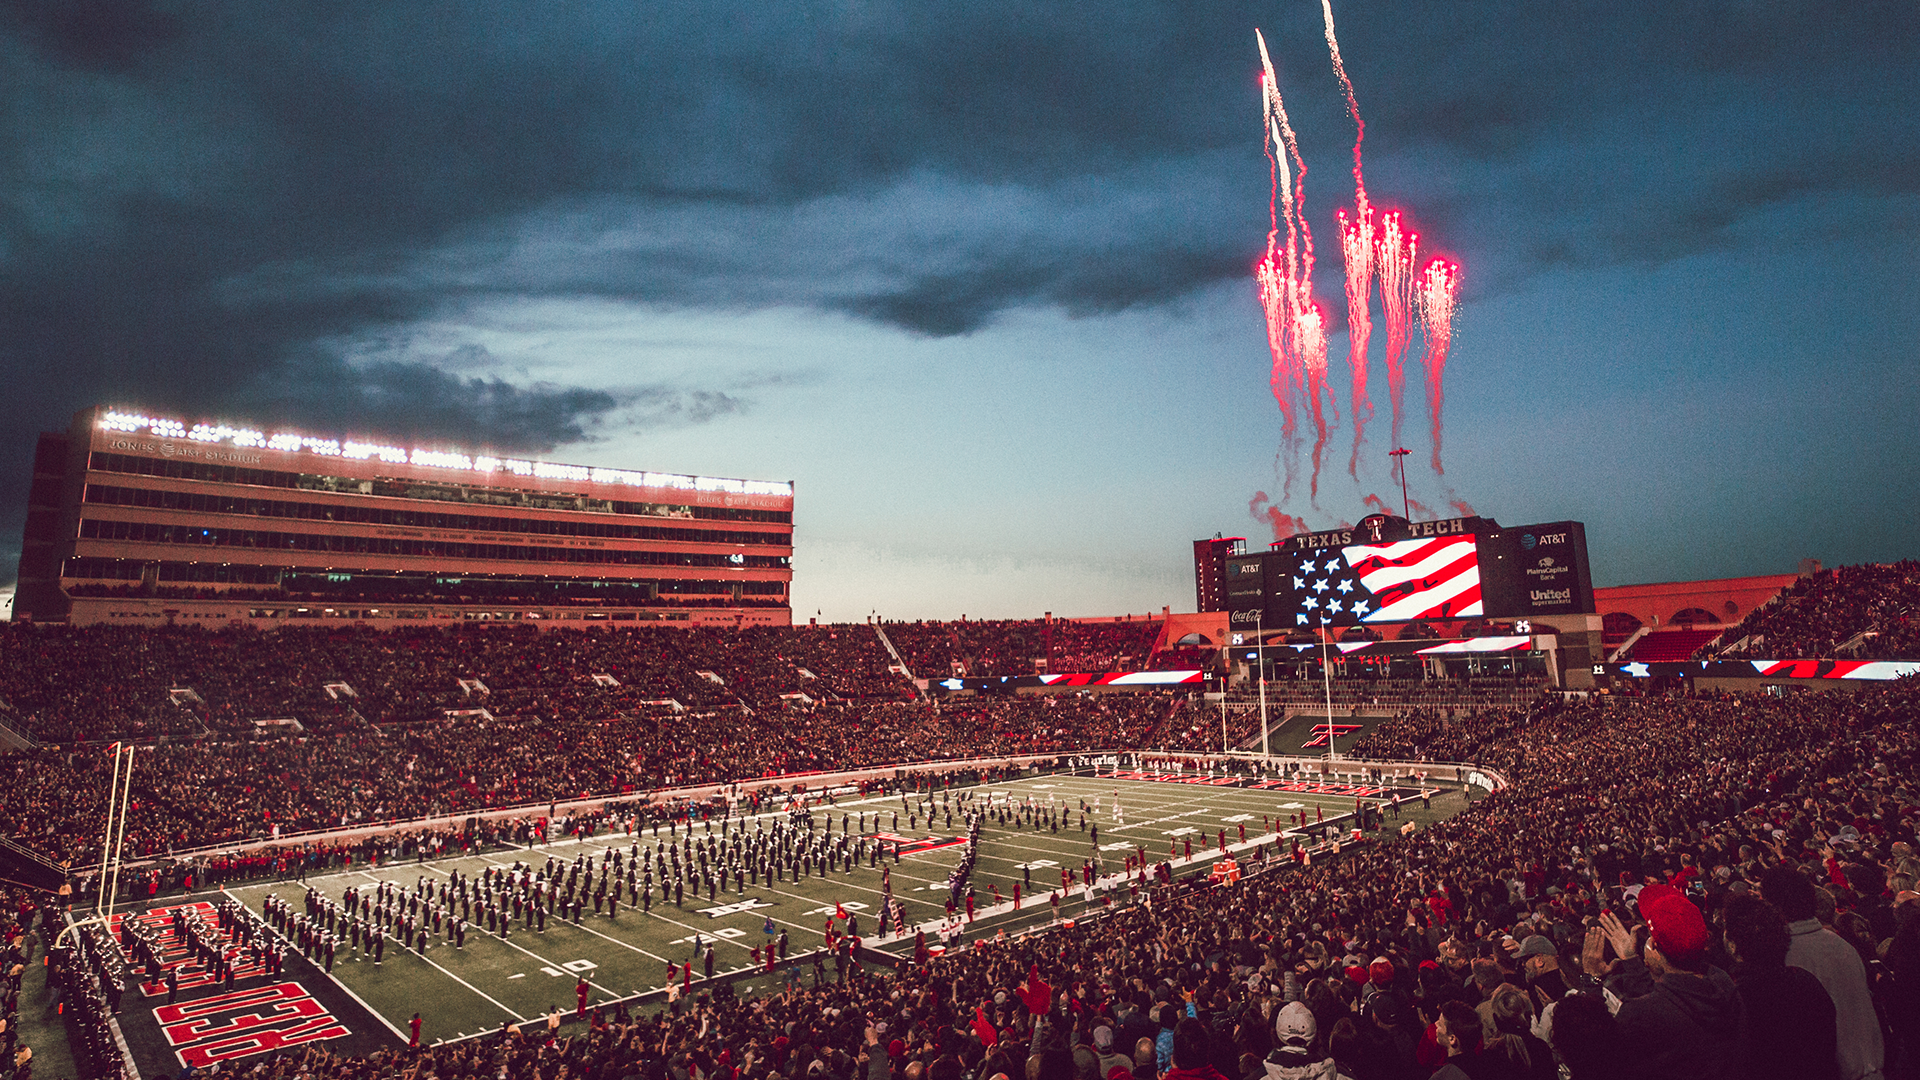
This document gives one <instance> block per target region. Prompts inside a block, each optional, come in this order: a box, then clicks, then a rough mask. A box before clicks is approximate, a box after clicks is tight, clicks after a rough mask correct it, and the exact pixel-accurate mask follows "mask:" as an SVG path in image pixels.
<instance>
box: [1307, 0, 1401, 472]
mask: <svg viewBox="0 0 1920 1080" xmlns="http://www.w3.org/2000/svg"><path fill="white" fill-rule="evenodd" d="M1320 13H1321V15H1322V17H1323V18H1324V19H1325V21H1326V26H1327V51H1328V52H1329V53H1331V54H1332V56H1333V73H1334V75H1336V76H1338V77H1339V79H1340V89H1342V90H1344V91H1345V92H1346V95H1347V115H1349V116H1351V117H1353V217H1352V218H1348V217H1347V215H1346V213H1345V211H1341V212H1339V213H1337V215H1336V217H1337V218H1338V220H1339V225H1340V254H1341V257H1342V259H1343V261H1344V262H1345V264H1346V271H1347V365H1348V366H1349V367H1351V368H1352V369H1353V399H1352V400H1353V454H1352V456H1350V457H1349V458H1348V459H1347V475H1348V476H1351V477H1353V478H1355V479H1359V476H1360V443H1361V442H1362V441H1364V439H1365V438H1366V428H1367V420H1368V419H1370V418H1371V417H1372V416H1373V403H1372V402H1371V401H1369V400H1368V399H1367V346H1368V344H1369V343H1370V342H1371V341H1372V340H1373V317H1372V314H1371V313H1370V312H1369V310H1368V308H1369V305H1370V304H1371V303H1372V302H1373V259H1374V231H1375V228H1374V227H1375V221H1374V213H1373V207H1372V206H1371V205H1370V204H1369V203H1368V202H1367V180H1366V176H1365V174H1364V173H1363V172H1362V170H1361V166H1360V144H1361V143H1363V142H1365V141H1366V138H1367V125H1366V121H1364V120H1361V119H1360V101H1359V99H1357V98H1355V97H1354V96H1353V80H1352V79H1349V78H1347V65H1346V63H1345V62H1344V61H1342V60H1341V59H1340V39H1339V38H1336V37H1335V36H1334V34H1333V3H1332V0H1320ZM1396 445H1397V444H1396Z"/></svg>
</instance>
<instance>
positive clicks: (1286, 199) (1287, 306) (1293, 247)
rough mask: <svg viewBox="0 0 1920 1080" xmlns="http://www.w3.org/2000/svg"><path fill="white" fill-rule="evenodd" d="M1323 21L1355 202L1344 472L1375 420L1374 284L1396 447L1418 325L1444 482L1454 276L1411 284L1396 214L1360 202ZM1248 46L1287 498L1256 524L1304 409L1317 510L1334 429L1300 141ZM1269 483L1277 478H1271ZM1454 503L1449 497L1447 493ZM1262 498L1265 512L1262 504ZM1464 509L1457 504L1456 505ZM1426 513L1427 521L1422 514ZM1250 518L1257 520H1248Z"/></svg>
mask: <svg viewBox="0 0 1920 1080" xmlns="http://www.w3.org/2000/svg"><path fill="white" fill-rule="evenodd" d="M1320 10H1321V15H1322V18H1323V20H1324V22H1325V25H1326V40H1327V50H1328V52H1329V54H1330V55H1331V57H1332V60H1333V70H1334V75H1335V76H1336V77H1337V78H1338V80H1339V82H1340V88H1341V91H1342V92H1343V93H1344V94H1345V96H1346V104H1347V113H1348V115H1349V116H1350V117H1351V118H1352V119H1353V126H1354V138H1353V191H1354V201H1353V207H1352V211H1351V213H1349V212H1348V211H1346V210H1341V211H1338V212H1337V213H1336V224H1337V226H1338V228H1339V231H1340V250H1341V255H1342V257H1343V260H1344V263H1345V270H1346V298H1347V357H1348V364H1349V366H1350V368H1351V369H1352V377H1353V390H1352V397H1351V402H1352V414H1353V453H1352V455H1351V457H1350V458H1349V459H1348V463H1347V471H1348V473H1349V475H1351V476H1353V477H1354V479H1356V480H1357V479H1359V463H1360V447H1361V444H1362V443H1363V442H1364V441H1365V437H1366V424H1367V421H1368V420H1370V419H1371V418H1372V415H1373V404H1372V401H1371V399H1370V397H1369V394H1368V389H1367V381H1368V378H1369V373H1368V357H1369V350H1370V347H1371V343H1372V336H1373V318H1372V312H1371V304H1372V292H1373V279H1374V278H1375V277H1376V276H1377V277H1378V278H1379V279H1380V300H1381V308H1382V314H1383V317H1384V320H1385V323H1386V331H1387V341H1386V361H1387V389H1388V394H1389V396H1390V398H1391V400H1392V407H1393V418H1392V424H1393V429H1392V430H1393V442H1394V445H1395V446H1398V445H1399V442H1400V430H1401V421H1402V419H1403V416H1404V414H1403V411H1402V409H1403V405H1404V397H1405V385H1406V379H1405V359H1406V353H1407V349H1408V347H1409V345H1410V344H1411V342H1412V338H1413V329H1414V326H1415V325H1416V323H1417V324H1418V325H1419V326H1420V328H1421V329H1422V331H1423V333H1424V337H1425V338H1426V343H1427V352H1426V359H1425V363H1424V366H1425V368H1426V373H1427V403H1428V407H1429V411H1430V413H1431V418H1432V437H1433V459H1432V460H1433V469H1434V472H1435V473H1436V474H1442V473H1444V469H1443V468H1442V466H1441V460H1440V437H1441V412H1442V405H1443V401H1444V396H1445V395H1444V383H1443V378H1444V374H1445V370H1446V362H1447V352H1448V350H1449V348H1450V347H1451V346H1452V343H1453V319H1454V312H1455V308H1456V306H1457V304H1458V302H1459V295H1460V267H1459V266H1458V264H1455V263H1451V262H1448V261H1446V260H1444V259H1435V260H1433V261H1432V262H1431V263H1429V264H1428V265H1427V266H1426V268H1425V269H1424V270H1422V271H1420V272H1418V273H1416V272H1415V269H1414V268H1415V266H1416V265H1417V254H1418V250H1419V244H1418V238H1417V237H1416V236H1415V235H1414V234H1413V232H1412V231H1411V230H1410V229H1408V228H1407V227H1406V222H1405V220H1404V219H1403V217H1402V215H1401V214H1400V212H1399V211H1389V212H1384V213H1383V212H1381V211H1379V210H1378V209H1377V208H1375V207H1374V205H1373V204H1372V201H1371V199H1370V198H1369V196H1368V194H1367V186H1366V177H1365V175H1364V172H1363V169H1362V155H1361V149H1362V145H1363V144H1364V142H1365V140H1366V124H1365V122H1364V121H1363V120H1362V119H1361V117H1360V104H1359V100H1358V98H1357V97H1356V96H1355V94H1354V89H1353V81H1352V80H1351V79H1350V78H1349V77H1348V75H1347V69H1346V63H1345V61H1344V60H1343V59H1342V58H1341V55H1340V42H1339V39H1338V38H1337V37H1336V36H1335V33H1334V26H1333V6H1332V2H1331V0H1321V5H1320ZM1254 38H1255V40H1256V41H1257V42H1258V44H1259V47H1260V65H1261V70H1262V80H1261V98H1262V102H1261V104H1262V110H1263V116H1262V120H1263V124H1262V127H1263V131H1262V135H1263V141H1264V143H1265V147H1266V152H1267V162H1268V167H1269V172H1270V174H1271V181H1272V185H1271V187H1272V191H1271V195H1270V199H1269V202H1268V226H1269V227H1268V230H1267V245H1266V252H1265V254H1264V255H1263V256H1262V257H1261V259H1260V260H1259V262H1258V263H1256V264H1255V267H1254V277H1255V280H1256V281H1257V283H1258V285H1259V294H1260V303H1261V307H1262V310H1263V312H1264V314H1265V316H1266V323H1267V345H1268V348H1269V350H1270V351H1271V353H1272V355H1273V372H1272V375H1271V377H1270V378H1269V380H1268V385H1269V388H1270V389H1271V390H1272V392H1273V396H1274V400H1275V402H1277V403H1278V404H1279V406H1280V412H1281V417H1282V420H1281V450H1280V454H1279V455H1278V457H1279V459H1280V460H1281V461H1282V462H1284V471H1285V474H1286V481H1285V486H1284V487H1282V489H1281V496H1280V499H1279V500H1278V501H1277V502H1275V503H1273V504H1272V505H1271V506H1270V507H1269V510H1268V512H1267V513H1266V514H1265V515H1264V518H1265V519H1267V520H1272V519H1273V517H1274V512H1275V511H1277V510H1278V508H1279V506H1281V505H1284V504H1285V503H1286V501H1287V500H1288V498H1289V497H1290V496H1291V494H1292V490H1293V484H1294V481H1295V479H1296V477H1297V475H1298V471H1299V463H1300V462H1299V458H1300V452H1299V451H1300V443H1301V436H1300V425H1299V422H1298V421H1299V417H1300V413H1301V412H1302V406H1305V411H1306V412H1307V414H1308V415H1309V416H1310V417H1311V419H1312V421H1313V427H1314V441H1313V448H1312V452H1311V465H1312V472H1311V474H1310V475H1311V480H1310V483H1309V488H1308V491H1309V499H1310V501H1312V502H1314V504H1315V505H1317V504H1318V498H1319V491H1320V468H1321V465H1322V463H1323V459H1324V455H1325V450H1326V446H1327V443H1328V439H1329V436H1330V434H1331V432H1332V430H1333V428H1334V426H1335V425H1337V424H1338V423H1339V414H1338V405H1337V397H1336V395H1335V392H1334V390H1333V389H1332V387H1331V385H1330V383H1329V379H1328V371H1327V351H1328V350H1327V345H1328V343H1327V324H1326V319H1325V315H1324V313H1323V311H1322V310H1321V308H1320V307H1319V305H1318V303H1317V302H1316V301H1315V299H1314V295H1313V231H1312V229H1311V227H1310V226H1309V225H1308V222H1307V215H1306V209H1305V201H1304V196H1303V182H1304V180H1305V178H1306V172H1307V166H1306V161H1305V160H1304V159H1303V158H1302V157H1301V154H1300V148H1299V143H1298V140H1297V138H1296V137H1295V134H1294V130H1293V126H1292V123H1291V121H1290V120H1289V119H1288V117H1287V111H1286V106H1285V103H1284V102H1283V101H1282V100H1281V96H1280V85H1279V79H1278V77H1277V76H1276V75H1275V73H1274V68H1273V60H1272V58H1271V57H1270V56H1269V55H1268V52H1267V43H1266V39H1265V38H1264V37H1263V36H1262V35H1261V34H1260V32H1259V31H1258V30H1255V31H1254ZM1276 471H1279V469H1278V468H1276ZM1449 494H1451V492H1449ZM1264 499H1265V497H1264V495H1263V496H1262V501H1263V502H1264ZM1462 505H1463V504H1462ZM1423 512H1425V511H1424V510H1423ZM1256 516H1257V517H1259V516H1263V515H1260V514H1256Z"/></svg>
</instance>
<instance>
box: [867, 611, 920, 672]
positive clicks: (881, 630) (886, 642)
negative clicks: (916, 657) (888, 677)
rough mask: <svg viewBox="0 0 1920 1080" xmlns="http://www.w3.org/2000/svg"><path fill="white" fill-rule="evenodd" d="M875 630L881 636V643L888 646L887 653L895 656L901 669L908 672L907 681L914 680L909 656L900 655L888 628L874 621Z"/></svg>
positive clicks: (894, 659)
mask: <svg viewBox="0 0 1920 1080" xmlns="http://www.w3.org/2000/svg"><path fill="white" fill-rule="evenodd" d="M873 632H874V634H875V635H876V636H877V637H879V639H880V644H881V645H882V646H884V647H885V648H886V650H887V655H888V656H891V657H893V662H894V663H896V664H899V665H900V670H901V671H903V672H905V673H906V675H907V681H908V682H912V681H913V668H912V667H910V666H908V664H907V658H906V657H904V656H901V655H900V650H899V649H896V648H894V647H893V639H892V638H890V637H888V636H887V631H886V628H885V627H883V626H881V625H880V624H879V623H874V624H873Z"/></svg>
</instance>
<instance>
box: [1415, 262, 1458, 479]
mask: <svg viewBox="0 0 1920 1080" xmlns="http://www.w3.org/2000/svg"><path fill="white" fill-rule="evenodd" d="M1419 295H1420V322H1421V325H1422V326H1423V327H1424V328H1425V329H1426V333H1427V362H1426V367H1427V408H1428V410H1429V411H1430V412H1431V413H1432V414H1433V471H1434V472H1435V473H1436V474H1440V475H1444V474H1445V473H1446V470H1445V469H1443V468H1441V467H1440V407H1441V404H1442V401H1443V397H1444V393H1443V389H1444V388H1443V385H1442V378H1443V377H1444V375H1445V374H1446V369H1447V350H1448V349H1449V348H1451V347H1452V346H1453V315H1454V310H1455V308H1456V307H1457V305H1458V304H1459V301H1460V267H1459V265H1458V264H1455V263H1450V262H1447V261H1446V260H1445V259H1435V260H1433V261H1432V262H1430V263H1428V264H1427V269H1426V272H1425V273H1424V274H1422V275H1421V277H1420V293H1419Z"/></svg>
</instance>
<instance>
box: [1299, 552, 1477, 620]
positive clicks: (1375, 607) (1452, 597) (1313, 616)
mask: <svg viewBox="0 0 1920 1080" xmlns="http://www.w3.org/2000/svg"><path fill="white" fill-rule="evenodd" d="M1283 577H1284V580H1282V581H1281V582H1280V583H1279V584H1280V586H1281V588H1280V589H1279V590H1278V594H1277V595H1276V596H1275V597H1274V600H1275V601H1276V604H1275V606H1276V607H1279V608H1281V609H1282V610H1283V611H1285V612H1289V613H1291V615H1292V618H1291V619H1290V620H1288V621H1290V622H1291V623H1292V625H1294V626H1318V625H1320V624H1321V623H1326V624H1328V625H1332V626H1350V625H1353V624H1354V623H1381V622H1406V621H1410V620H1413V619H1454V618H1463V617H1466V616H1472V615H1480V614H1482V613H1483V612H1484V609H1483V608H1482V607H1481V604H1480V563H1479V560H1478V558H1477V557H1476V555H1475V548H1474V538H1473V537H1471V536H1451V537H1444V538H1435V539H1427V540H1401V541H1398V542H1396V543H1391V544H1367V545H1360V546H1356V547H1348V548H1323V549H1321V550H1318V551H1308V552H1303V553H1302V554H1300V555H1299V556H1298V561H1297V562H1296V563H1295V564H1294V566H1293V567H1292V569H1291V571H1290V572H1288V573H1286V574H1284V575H1283Z"/></svg>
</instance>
